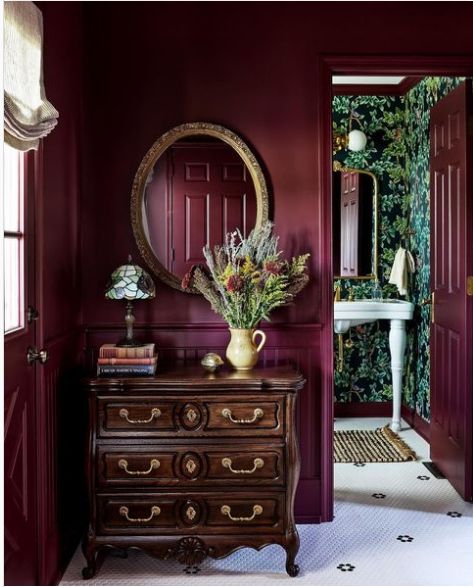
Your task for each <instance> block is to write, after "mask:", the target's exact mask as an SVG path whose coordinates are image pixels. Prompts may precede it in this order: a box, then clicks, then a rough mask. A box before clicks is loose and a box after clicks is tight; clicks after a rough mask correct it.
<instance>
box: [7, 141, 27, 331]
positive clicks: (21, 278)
mask: <svg viewBox="0 0 473 587" xmlns="http://www.w3.org/2000/svg"><path fill="white" fill-rule="evenodd" d="M10 148H12V147H10ZM4 149H5V143H4ZM18 153H19V154H20V157H19V158H18V175H19V182H18V194H17V198H18V230H5V227H4V230H3V267H4V274H3V301H4V315H3V336H4V340H5V342H6V341H7V340H11V339H12V338H15V337H16V336H20V335H23V334H25V333H26V332H27V331H28V326H29V325H28V321H27V316H26V314H27V311H26V305H27V298H28V296H27V288H28V275H27V267H26V264H27V261H26V254H27V243H28V234H27V233H28V220H27V193H28V168H29V165H30V163H31V161H30V156H29V152H28V151H26V152H24V151H18ZM3 169H4V171H5V156H4V157H3ZM4 178H5V173H4ZM3 188H4V189H3V197H4V198H5V197H6V190H5V182H4V185H3ZM3 205H4V206H5V201H4V202H3ZM4 221H5V218H4ZM7 239H12V240H13V239H14V240H16V241H18V244H19V247H18V266H19V270H18V292H19V295H18V299H17V309H18V317H19V324H18V325H17V326H15V327H12V328H10V329H9V330H5V327H6V324H5V322H6V312H5V310H6V296H5V294H6V289H5V285H6V283H5V280H6V274H5V242H6V240H7Z"/></svg>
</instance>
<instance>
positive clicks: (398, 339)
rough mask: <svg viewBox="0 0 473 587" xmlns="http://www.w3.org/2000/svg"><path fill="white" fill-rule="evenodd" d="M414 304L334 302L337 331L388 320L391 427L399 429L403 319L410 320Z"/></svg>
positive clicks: (404, 335) (371, 301) (384, 301)
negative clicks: (391, 401) (391, 392)
mask: <svg viewBox="0 0 473 587" xmlns="http://www.w3.org/2000/svg"><path fill="white" fill-rule="evenodd" d="M413 313H414V304H412V303H411V302H405V301H403V300H381V301H375V300H356V301H353V302H350V301H340V302H335V303H334V328H335V332H336V333H337V334H343V333H344V332H347V330H348V329H349V328H351V327H352V326H358V325H360V324H368V323H370V322H376V320H389V321H390V323H391V328H390V331H389V349H390V351H391V375H392V382H393V417H392V422H391V428H392V430H394V432H399V430H400V429H401V394H402V375H403V368H404V352H405V350H406V320H412V316H413Z"/></svg>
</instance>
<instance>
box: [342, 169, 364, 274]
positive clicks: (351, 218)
mask: <svg viewBox="0 0 473 587" xmlns="http://www.w3.org/2000/svg"><path fill="white" fill-rule="evenodd" d="M359 178H360V174H359V173H356V172H355V173H354V172H350V171H348V172H344V173H342V174H341V195H340V197H341V202H340V214H341V218H340V271H341V273H340V275H342V276H343V277H349V276H352V275H353V276H356V275H358V226H359V210H360V205H359V204H360V185H359Z"/></svg>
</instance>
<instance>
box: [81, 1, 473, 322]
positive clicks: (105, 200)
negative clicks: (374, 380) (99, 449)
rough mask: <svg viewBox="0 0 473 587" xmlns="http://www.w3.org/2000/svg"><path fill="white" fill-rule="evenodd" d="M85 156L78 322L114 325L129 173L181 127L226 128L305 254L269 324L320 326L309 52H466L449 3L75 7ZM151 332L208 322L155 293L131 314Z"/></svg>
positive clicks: (284, 237)
mask: <svg viewBox="0 0 473 587" xmlns="http://www.w3.org/2000/svg"><path fill="white" fill-rule="evenodd" d="M85 14H86V34H87V43H86V50H87V52H88V55H87V79H88V84H87V98H88V100H87V107H86V109H87V120H86V122H87V137H88V142H87V157H88V167H87V171H86V178H85V179H86V190H85V194H84V214H83V230H84V239H83V270H84V283H83V286H84V287H83V301H84V320H85V323H86V324H96V323H104V322H105V323H109V322H117V321H118V320H120V319H121V309H120V308H117V307H116V304H110V303H108V302H106V301H105V300H104V299H103V296H102V292H103V287H104V284H105V282H106V280H107V277H108V274H109V273H110V271H111V270H112V269H113V268H114V267H115V266H116V265H118V264H119V263H121V262H122V261H123V260H124V259H126V256H127V254H128V252H132V253H133V254H134V257H135V258H136V259H137V258H138V253H137V249H136V247H135V245H134V239H133V235H132V231H131V226H130V221H129V196H130V191H131V184H132V181H133V176H134V173H135V171H136V169H137V167H138V165H139V163H140V160H141V158H142V157H143V155H144V154H145V153H146V151H147V150H148V148H149V147H150V146H151V144H152V143H153V142H154V140H155V139H156V138H157V137H159V136H160V135H161V134H162V133H163V132H165V131H166V130H168V129H169V128H171V127H172V126H174V125H177V124H180V123H182V122H186V121H195V120H204V121H210V122H216V123H220V124H223V125H225V126H228V127H229V128H231V129H233V130H235V131H236V132H237V133H238V134H240V135H241V136H242V137H244V138H245V140H247V141H248V142H249V143H250V144H251V145H252V146H253V148H254V150H255V152H256V154H257V156H258V157H259V159H260V161H261V162H262V163H263V165H264V166H265V168H266V170H267V177H268V180H269V182H270V184H271V186H272V192H273V207H274V219H275V222H276V229H277V232H278V233H279V234H280V235H281V245H282V248H284V249H285V250H286V251H287V252H288V253H292V252H301V251H305V250H310V251H311V253H312V255H313V259H312V267H311V274H312V277H313V280H312V285H311V287H309V288H308V290H307V291H306V292H305V293H304V294H303V295H302V296H301V297H300V298H299V300H298V302H297V304H296V305H295V307H294V308H292V309H291V310H290V311H289V313H288V314H284V313H279V314H277V315H276V316H275V319H276V320H278V319H279V320H284V321H286V320H288V321H291V322H293V321H298V322H319V321H323V317H321V316H320V315H319V312H318V308H319V307H320V295H319V294H320V291H319V287H318V283H319V282H320V279H319V270H320V261H321V260H320V250H319V249H320V247H319V241H318V239H319V236H320V233H321V231H325V229H326V227H328V225H329V222H328V221H327V219H326V218H323V219H321V218H320V217H319V213H318V211H319V203H320V200H321V197H322V194H320V193H319V192H318V187H317V176H316V171H317V159H318V155H319V154H318V153H317V120H316V106H317V103H318V101H319V99H320V95H319V92H318V79H317V58H318V56H319V55H320V54H330V53H345V54H351V53H353V52H360V53H377V52H388V51H389V52H390V53H393V54H396V53H397V54H401V53H405V54H411V53H413V52H414V53H415V52H418V53H420V54H428V53H435V52H438V51H442V52H445V51H448V52H449V53H457V52H458V53H461V52H465V51H470V52H471V51H472V42H471V30H470V26H469V25H470V23H468V19H465V18H458V14H457V12H456V11H455V10H453V9H452V4H451V3H450V4H449V3H447V2H445V3H436V4H435V6H434V7H431V9H430V8H429V11H428V13H427V11H426V9H425V5H424V6H423V5H422V3H410V4H409V5H408V6H407V7H406V5H403V4H401V3H389V4H387V5H386V6H381V5H375V4H373V3H362V2H361V3H360V2H356V3H343V2H337V4H336V5H335V4H332V3H297V4H294V3H286V2H278V3H271V5H269V4H267V3H263V2H261V3H253V2H251V3H231V4H227V3H224V2H222V3H218V2H216V3H213V2H210V3H205V2H199V3H186V2H184V3H181V2H179V3H166V4H163V3H157V2H146V3H137V2H133V3H128V2H120V3H112V4H110V3H100V2H93V3H91V2H90V3H86V6H85ZM136 314H137V318H138V320H143V321H146V322H148V323H149V322H150V321H151V322H154V323H161V322H167V323H177V322H178V323H187V322H189V321H205V322H208V321H214V320H215V317H214V315H213V314H212V312H211V311H210V309H209V308H208V305H207V304H206V303H205V302H204V301H203V300H202V299H199V298H196V297H190V296H186V295H183V294H181V293H179V292H176V291H173V290H171V289H169V288H168V287H166V286H163V285H160V286H159V287H158V296H157V299H156V301H155V302H152V303H150V304H142V307H139V308H137V310H136Z"/></svg>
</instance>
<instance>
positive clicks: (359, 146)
mask: <svg viewBox="0 0 473 587" xmlns="http://www.w3.org/2000/svg"><path fill="white" fill-rule="evenodd" d="M366 142H367V139H366V135H365V133H364V132H363V131H361V130H357V129H355V130H352V131H350V132H349V133H348V148H349V149H350V151H363V149H364V148H365V147H366Z"/></svg>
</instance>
